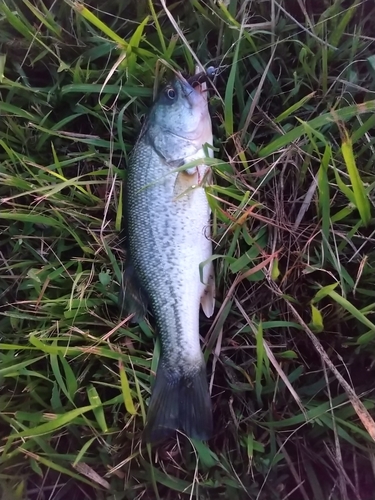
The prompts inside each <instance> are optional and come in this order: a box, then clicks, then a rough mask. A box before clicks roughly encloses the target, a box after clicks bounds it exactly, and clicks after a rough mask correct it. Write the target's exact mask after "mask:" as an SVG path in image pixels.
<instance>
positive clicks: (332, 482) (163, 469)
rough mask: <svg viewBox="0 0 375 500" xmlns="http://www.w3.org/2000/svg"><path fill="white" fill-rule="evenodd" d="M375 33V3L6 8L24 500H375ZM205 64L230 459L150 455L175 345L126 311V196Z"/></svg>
mask: <svg viewBox="0 0 375 500" xmlns="http://www.w3.org/2000/svg"><path fill="white" fill-rule="evenodd" d="M374 19H375V6H374V4H373V2H372V1H371V0H364V1H362V2H360V1H357V0H355V1H354V0H348V1H342V0H336V1H335V0H317V1H315V2H312V1H306V2H303V1H302V0H293V1H288V2H287V1H282V0H281V1H279V2H276V1H275V0H269V1H268V0H264V1H262V2H256V1H242V2H241V1H236V0H228V1H214V0H207V1H206V2H200V1H198V0H190V1H185V2H181V1H176V2H167V4H165V2H164V1H153V0H149V1H145V0H139V1H137V2H132V1H129V0H128V1H125V0H111V1H109V0H107V1H105V0H104V1H101V2H98V1H94V0H92V1H89V2H87V3H85V4H84V3H81V2H78V1H63V0H54V1H52V0H44V1H43V0H39V1H34V2H32V1H29V0H23V1H21V0H0V116H1V120H0V234H1V239H0V438H1V440H0V485H1V486H0V487H1V490H2V496H1V498H2V499H3V500H4V499H12V500H18V499H26V498H27V499H30V500H31V499H32V500H34V499H35V500H36V499H38V500H47V499H54V500H58V499H63V500H64V499H66V498H69V499H71V500H75V499H83V498H87V499H90V500H91V499H93V498H95V499H108V500H109V499H111V500H121V499H141V498H142V499H163V500H167V499H168V500H169V499H173V500H174V499H188V498H196V499H200V500H203V499H209V498H213V499H220V498H222V499H247V498H250V499H253V500H255V499H256V500H265V499H267V500H286V499H287V498H288V499H290V500H297V499H298V500H299V499H303V500H310V499H311V500H321V499H324V500H325V499H327V500H328V499H332V500H352V499H356V500H373V498H374V491H375V454H374V452H375V445H374V439H375V424H374V421H373V417H374V407H375V396H374V383H373V380H374V371H375V370H374V361H375V358H374V341H375V324H374V323H375V319H374V296H375V273H374V270H373V268H374V265H375V253H374V235H375V219H374V200H375V197H374V186H375V172H374V157H375V149H374V148H375V145H374V136H375V114H374V110H375V50H374V49H375V44H374V38H373V23H374V21H373V20H374ZM197 61H199V62H200V63H202V64H203V65H205V66H216V67H218V68H219V69H220V71H219V75H218V77H217V78H216V79H215V81H214V85H215V88H214V89H212V90H211V98H210V109H211V115H212V121H213V129H214V136H215V148H216V151H215V157H216V161H215V163H214V164H213V165H212V171H213V174H214V179H215V181H214V185H213V186H212V187H210V188H208V189H207V196H208V199H209V202H210V204H211V207H212V210H213V218H212V227H213V240H214V263H215V273H216V281H217V287H218V295H217V301H216V309H215V314H214V317H213V319H210V320H208V319H205V318H204V317H203V316H202V341H203V346H204V350H205V354H206V356H207V358H208V370H209V377H210V384H211V386H212V401H213V407H214V421H215V436H214V437H213V439H212V440H210V441H209V442H208V443H200V442H192V441H189V440H188V439H186V437H184V436H182V435H181V436H179V437H178V440H177V441H176V439H172V440H170V441H168V442H166V443H164V444H163V445H162V446H159V447H150V446H146V445H145V444H144V443H143V442H142V440H141V436H142V430H143V426H144V420H145V415H146V411H147V404H148V401H149V395H150V384H151V376H152V373H154V371H155V368H156V366H157V362H158V356H159V344H158V342H157V340H156V337H155V331H154V324H153V320H152V317H151V316H149V317H148V318H147V320H146V321H144V322H143V323H141V325H140V326H137V325H133V324H131V323H129V321H128V318H127V317H126V315H122V314H121V312H120V310H119V307H118V296H119V290H120V285H121V275H122V271H121V270H122V266H123V262H124V250H123V246H122V243H121V237H120V234H121V233H120V230H121V221H122V186H123V182H124V181H125V182H126V164H127V160H128V155H129V153H130V151H131V148H132V146H133V144H134V141H135V139H136V137H137V134H138V132H139V130H140V127H141V124H142V121H143V119H144V116H145V114H146V113H147V110H148V109H149V108H150V105H151V103H152V96H153V95H154V94H155V92H156V90H157V88H158V87H159V85H161V84H162V83H163V82H165V81H166V80H167V79H168V78H169V77H170V75H171V70H170V68H171V67H173V68H175V69H178V70H181V71H183V72H184V73H187V74H190V73H192V72H193V70H194V66H195V63H196V62H197ZM155 346H156V347H155ZM154 347H155V348H154Z"/></svg>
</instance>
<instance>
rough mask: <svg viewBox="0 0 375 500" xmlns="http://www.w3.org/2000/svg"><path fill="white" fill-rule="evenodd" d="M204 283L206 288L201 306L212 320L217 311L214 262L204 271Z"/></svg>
mask: <svg viewBox="0 0 375 500" xmlns="http://www.w3.org/2000/svg"><path fill="white" fill-rule="evenodd" d="M203 277H204V283H206V287H205V289H204V291H203V294H202V296H201V306H202V309H203V312H204V314H205V315H206V316H207V318H210V317H211V316H212V315H213V313H214V310H215V290H216V289H215V274H214V265H213V263H212V262H210V264H207V265H206V266H205V267H204V270H203Z"/></svg>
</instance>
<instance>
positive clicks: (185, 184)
mask: <svg viewBox="0 0 375 500" xmlns="http://www.w3.org/2000/svg"><path fill="white" fill-rule="evenodd" d="M190 170H191V169H188V170H181V172H178V174H177V177H176V181H175V184H174V190H173V194H174V197H175V198H178V197H179V196H182V195H184V194H187V193H188V192H189V191H190V190H191V189H194V186H196V185H197V184H198V171H197V169H196V167H194V172H193V173H191V172H190Z"/></svg>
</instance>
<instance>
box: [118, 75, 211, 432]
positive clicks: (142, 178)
mask: <svg viewBox="0 0 375 500" xmlns="http://www.w3.org/2000/svg"><path fill="white" fill-rule="evenodd" d="M206 143H208V144H212V129H211V120H210V116H209V111H208V107H207V97H206V94H205V93H204V92H202V88H201V86H200V87H199V88H198V89H197V88H193V87H191V86H190V84H189V83H188V82H187V81H186V80H184V79H183V78H182V77H181V79H177V80H176V81H175V82H174V83H173V84H172V85H170V86H168V87H167V88H166V89H165V90H164V93H163V94H162V95H161V97H160V98H159V100H158V101H157V102H156V103H155V104H154V106H153V109H152V110H151V113H150V116H149V118H148V121H147V122H146V124H145V126H144V128H143V130H142V132H141V134H140V137H139V140H138V141H137V143H136V146H135V148H134V150H133V153H132V157H131V161H130V164H129V167H128V172H127V173H128V177H127V181H126V189H125V204H126V207H125V213H126V218H127V238H128V252H129V256H130V262H131V265H132V267H133V271H132V273H133V274H132V277H133V278H134V277H135V278H136V279H137V280H138V282H139V285H138V288H139V291H140V292H141V294H143V296H144V297H147V299H148V301H149V306H150V309H151V311H152V313H153V316H154V318H155V321H156V327H157V331H158V333H159V335H160V339H161V348H162V352H161V358H160V361H159V365H158V369H157V374H156V380H155V384H154V387H153V390H152V395H151V401H150V405H149V409H148V416H147V423H146V429H145V434H146V439H148V440H150V441H157V440H159V439H163V438H165V437H167V436H169V435H170V434H171V433H173V432H174V431H175V430H182V431H183V432H185V433H186V434H188V435H189V436H190V437H193V438H197V439H208V438H209V437H210V435H211V432H212V409H211V399H210V395H209V392H208V385H207V378H206V368H205V362H204V358H203V354H202V351H201V347H200V341H199V307H200V304H202V308H203V310H204V312H205V314H206V315H207V316H211V315H212V313H213V309H214V277H213V269H212V263H210V262H208V263H207V264H206V265H205V266H204V267H203V276H202V277H203V279H202V281H203V282H202V281H201V279H200V264H202V263H204V262H205V261H207V259H209V258H210V256H211V254H212V245H211V241H210V209H209V205H208V201H207V197H206V193H205V190H204V186H203V185H202V184H203V182H202V181H203V180H204V178H205V176H206V175H207V174H208V171H207V167H206V166H205V165H198V166H196V167H191V168H188V170H187V171H176V170H177V167H180V166H182V165H184V164H186V163H189V162H191V161H192V160H194V159H202V158H204V157H205V156H206V155H205V152H204V149H203V146H204V144H206ZM210 154H211V153H210Z"/></svg>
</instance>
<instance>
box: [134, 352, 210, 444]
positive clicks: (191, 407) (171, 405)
mask: <svg viewBox="0 0 375 500" xmlns="http://www.w3.org/2000/svg"><path fill="white" fill-rule="evenodd" d="M176 430H181V431H183V432H185V434H187V435H188V436H189V437H191V438H193V439H199V440H206V439H209V438H210V437H211V434H212V407H211V398H210V393H209V391H208V384H207V377H206V367H205V365H204V363H203V362H202V366H201V367H200V368H199V369H198V370H197V371H195V372H192V373H181V372H177V371H176V372H173V371H171V370H167V368H166V366H165V364H164V363H163V359H161V360H160V362H159V366H158V370H157V373H156V380H155V385H154V387H153V391H152V395H151V401H150V406H149V409H148V414H147V422H146V427H145V429H144V437H145V439H146V441H148V442H156V441H161V440H163V439H166V438H168V437H170V436H171V435H173V434H174V432H175V431H176Z"/></svg>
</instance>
